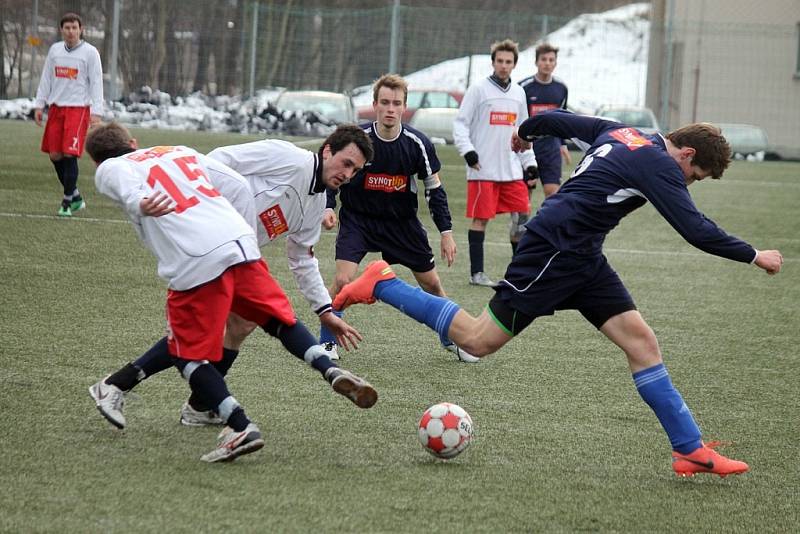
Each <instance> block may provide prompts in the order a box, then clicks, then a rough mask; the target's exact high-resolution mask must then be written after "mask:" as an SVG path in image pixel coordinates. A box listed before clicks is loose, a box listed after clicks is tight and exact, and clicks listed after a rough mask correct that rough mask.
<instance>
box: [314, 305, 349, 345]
mask: <svg viewBox="0 0 800 534" xmlns="http://www.w3.org/2000/svg"><path fill="white" fill-rule="evenodd" d="M331 313H332V314H334V315H335V316H336V317H339V318H341V317H342V315H344V312H340V311H339V310H331ZM319 343H320V345H324V344H325V343H336V336H334V335H333V332H331V331H330V330H328V329H327V328H325V327H324V326H320V327H319Z"/></svg>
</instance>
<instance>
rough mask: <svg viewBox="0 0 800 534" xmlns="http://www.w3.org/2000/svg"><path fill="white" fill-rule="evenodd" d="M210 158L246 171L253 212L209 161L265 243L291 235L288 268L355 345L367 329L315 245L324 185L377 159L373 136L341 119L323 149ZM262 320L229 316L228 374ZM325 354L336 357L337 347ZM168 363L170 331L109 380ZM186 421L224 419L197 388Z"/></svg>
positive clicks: (122, 381) (228, 150)
mask: <svg viewBox="0 0 800 534" xmlns="http://www.w3.org/2000/svg"><path fill="white" fill-rule="evenodd" d="M208 157H209V158H210V159H211V160H213V161H212V162H211V163H213V162H219V163H222V164H223V165H221V167H223V168H224V169H227V170H228V171H231V169H232V170H233V171H236V173H235V174H236V175H237V176H238V175H239V174H241V175H242V176H243V177H244V179H245V181H246V186H247V197H248V198H247V203H249V205H252V206H253V209H254V210H255V215H252V216H249V215H247V210H246V208H242V207H241V206H242V205H243V204H245V203H244V202H243V201H241V202H235V201H234V198H233V197H234V195H235V196H236V197H237V198H238V197H239V196H241V193H239V191H238V189H234V188H231V187H230V186H228V187H227V189H223V187H226V185H227V184H228V183H229V182H230V180H225V178H226V175H225V173H220V172H218V171H217V168H216V166H213V165H212V166H210V167H209V171H210V172H209V178H210V179H211V182H212V184H214V185H215V187H216V188H217V189H218V190H220V191H221V193H222V194H223V196H225V197H226V198H228V200H230V201H231V203H232V204H233V206H234V207H235V208H237V210H239V212H240V213H241V214H242V215H243V216H244V217H245V219H247V220H248V221H249V222H251V224H252V226H253V228H255V229H256V235H257V236H258V242H259V246H265V245H267V244H268V243H270V242H271V241H273V240H275V239H278V238H281V237H286V256H287V258H288V260H289V268H290V270H291V271H292V274H293V275H294V278H295V281H296V283H297V285H298V287H299V288H300V291H301V292H302V293H303V295H304V296H305V297H306V300H308V302H309V304H311V307H312V309H313V310H314V312H315V313H317V315H318V317H319V320H320V323H321V324H322V325H324V326H325V327H327V328H328V329H329V330H330V331H331V332H333V335H334V336H335V339H336V340H337V341H339V343H340V344H342V345H344V347H345V348H346V349H348V350H349V348H350V346H353V347H356V346H357V342H358V341H359V340H360V339H361V335H360V334H359V333H358V331H357V330H356V329H355V328H353V327H352V326H350V325H348V324H347V323H345V322H344V321H343V320H342V319H341V318H339V316H337V315H335V314H333V313H332V310H331V297H330V295H329V294H328V290H327V289H326V288H325V283H324V282H323V281H322V276H321V275H320V273H319V263H318V262H317V259H316V257H315V256H314V246H315V245H316V244H317V242H318V241H319V236H320V231H321V224H322V218H323V213H324V211H325V203H326V201H327V198H326V193H325V192H326V189H327V188H333V189H336V188H338V187H339V186H341V185H342V184H343V183H346V182H347V181H349V180H350V178H352V176H353V175H354V174H355V173H356V171H357V170H359V169H360V168H361V167H363V162H365V161H368V160H369V159H371V158H372V146H371V144H370V140H369V138H368V137H367V135H366V134H365V133H364V132H363V131H362V130H361V129H360V128H359V127H357V126H354V125H342V126H339V127H338V128H337V129H336V130H335V131H334V132H333V133H332V134H331V135H329V136H328V138H327V139H325V141H323V143H322V146H321V147H320V149H319V152H317V153H314V152H309V151H308V150H305V149H302V148H299V147H297V146H295V145H293V144H291V143H288V142H286V141H279V140H269V139H267V140H263V141H255V142H252V143H243V144H240V145H231V146H226V147H220V148H216V149H214V150H212V151H211V152H210V153H209V154H208ZM218 184H219V185H218ZM258 326H259V325H258V324H256V323H253V322H251V321H248V320H246V319H244V318H242V317H241V316H239V315H238V314H236V313H233V312H232V313H230V314H229V315H228V319H227V324H226V327H225V337H224V341H223V349H222V359H221V360H220V361H219V362H215V363H214V366H215V367H216V368H217V370H218V371H219V372H220V374H221V375H222V376H226V375H227V373H228V371H229V370H230V368H231V367H232V366H233V363H234V361H235V360H236V358H237V357H238V355H239V349H240V347H241V345H242V343H243V342H244V340H245V339H246V338H247V336H248V335H250V333H251V332H252V331H253V330H255V329H256V328H257V327H258ZM326 355H327V356H328V357H331V359H338V355H337V354H336V353H335V352H333V353H331V352H328V353H326ZM170 367H172V361H171V359H170V356H169V350H168V347H167V338H166V337H165V338H162V339H160V340H159V341H157V342H156V343H155V344H154V345H153V346H152V347H151V348H150V349H149V350H148V351H147V352H146V353H145V354H143V355H142V356H141V357H139V358H138V359H137V360H135V361H133V362H130V363H128V364H126V365H125V366H123V367H122V368H121V369H119V370H118V371H117V372H115V373H113V374H111V375H110V376H109V377H108V378H106V379H105V381H104V384H105V385H108V386H113V387H115V388H117V390H119V391H120V392H122V393H127V392H128V391H131V390H132V389H133V388H134V387H136V385H138V384H139V383H140V382H142V381H143V380H145V379H147V378H149V377H151V376H153V375H155V374H157V373H159V372H161V371H163V370H165V369H168V368H170ZM115 391H116V390H115ZM120 398H121V397H120ZM120 411H121V409H120ZM180 422H181V423H182V424H184V425H187V426H203V425H215V424H221V423H222V420H221V419H220V418H219V415H218V414H217V413H216V412H215V411H214V410H213V409H212V407H211V406H209V405H208V404H207V403H205V402H203V399H202V398H200V397H199V396H198V395H196V394H194V393H192V395H191V396H190V397H189V399H188V401H187V402H185V403H184V404H183V406H182V407H181V410H180Z"/></svg>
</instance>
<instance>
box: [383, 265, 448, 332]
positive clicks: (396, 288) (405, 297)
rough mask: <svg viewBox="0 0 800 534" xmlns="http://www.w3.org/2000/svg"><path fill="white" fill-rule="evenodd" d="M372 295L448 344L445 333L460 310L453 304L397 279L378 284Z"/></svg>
mask: <svg viewBox="0 0 800 534" xmlns="http://www.w3.org/2000/svg"><path fill="white" fill-rule="evenodd" d="M374 295H375V298H377V299H379V300H382V301H383V302H385V303H386V304H389V305H390V306H394V307H395V308H397V309H398V310H400V311H401V312H403V313H404V314H406V315H408V316H409V317H411V318H412V319H415V320H417V321H419V322H420V323H423V324H424V325H426V326H428V327H429V328H431V329H433V330H434V331H436V333H438V334H439V339H440V340H441V342H442V344H443V345H449V344H450V339H449V338H448V337H447V331H448V330H450V323H452V322H453V317H455V315H456V313H458V310H460V309H461V308H460V307H459V306H458V304H456V303H455V302H453V301H451V300H448V299H446V298H444V297H437V296H435V295H431V294H430V293H426V292H425V291H423V290H421V289H420V288H418V287H412V286H410V285H408V284H407V283H405V282H403V281H402V280H400V279H399V278H393V279H391V280H384V281H382V282H378V283H377V284H376V285H375V291H374Z"/></svg>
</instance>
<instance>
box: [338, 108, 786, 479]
mask: <svg viewBox="0 0 800 534" xmlns="http://www.w3.org/2000/svg"><path fill="white" fill-rule="evenodd" d="M546 135H550V136H555V137H557V138H561V139H570V138H577V139H578V140H580V141H582V142H584V143H587V144H588V145H589V146H590V148H589V150H588V151H587V153H586V155H585V156H584V158H583V160H581V162H580V164H579V165H578V167H577V168H576V169H575V171H574V172H573V174H572V178H571V179H570V180H569V181H568V182H567V183H566V184H565V185H564V186H563V187H562V188H561V189H560V190H559V192H558V193H556V194H555V195H552V196H550V197H548V198H547V199H545V201H544V203H543V204H542V208H541V209H540V210H539V212H538V213H537V214H536V216H534V217H533V218H532V219H531V220H530V221H529V222H528V224H527V225H526V229H527V231H526V232H525V234H524V236H523V238H522V240H521V241H520V244H519V248H518V249H517V252H516V254H515V255H514V258H513V259H512V261H511V263H510V264H509V266H508V268H507V270H506V274H505V279H504V280H502V281H501V282H500V284H499V285H498V287H497V288H496V294H495V296H494V297H493V298H492V299H491V301H490V302H489V304H488V306H487V307H486V309H485V310H484V312H483V313H482V314H481V315H480V317H477V318H476V317H473V316H471V315H469V314H468V313H467V312H465V311H463V310H460V309H459V307H458V305H457V304H455V303H454V302H451V301H449V300H447V299H444V298H441V297H435V296H433V295H428V294H426V293H424V292H422V291H419V290H416V289H414V288H412V287H410V286H408V285H407V284H405V283H404V282H402V281H401V280H399V279H397V278H396V276H395V275H394V273H393V272H392V270H391V267H389V266H388V265H386V264H385V263H382V262H375V263H373V264H371V265H370V266H369V267H367V269H366V270H365V272H364V274H363V275H362V276H361V277H360V278H358V279H356V280H355V281H354V282H352V283H351V284H349V285H347V286H345V287H344V288H342V290H341V291H340V292H339V295H337V297H336V298H335V299H334V302H333V305H334V307H335V308H338V309H344V308H346V307H347V306H349V305H350V304H354V303H357V302H367V303H370V302H374V301H375V300H376V299H379V300H382V301H384V302H386V303H388V304H390V305H392V306H394V307H395V308H398V309H400V310H401V311H403V313H405V314H406V315H408V316H410V317H412V318H414V319H416V320H417V321H420V322H423V323H424V324H426V325H427V326H429V327H430V328H432V329H433V330H435V331H436V332H437V333H438V334H439V336H440V337H441V338H443V339H450V340H452V341H454V342H455V343H457V344H458V345H459V346H460V347H464V348H465V349H466V350H468V351H469V352H470V353H472V354H474V355H476V356H479V357H480V356H486V355H488V354H491V353H493V352H495V351H497V350H498V349H500V348H501V347H502V346H503V345H505V344H506V343H508V342H509V341H511V339H513V338H514V336H516V335H518V334H519V333H521V332H522V331H523V330H524V329H525V328H527V327H528V326H529V325H530V324H531V323H532V322H533V321H534V320H535V319H536V318H537V317H541V316H546V315H552V314H553V313H555V311H557V310H565V309H576V310H578V311H580V312H581V314H582V315H583V316H584V317H585V318H586V319H587V320H588V321H589V322H591V323H592V324H593V325H594V326H595V327H596V328H597V329H599V330H600V331H601V332H602V333H603V334H604V335H605V336H606V337H608V338H609V339H610V340H611V341H612V342H613V343H615V344H616V345H617V346H619V347H620V348H621V349H622V350H623V351H624V352H625V355H626V357H627V359H628V365H629V367H630V370H631V372H632V374H633V380H634V384H635V385H636V388H637V390H638V391H639V394H640V395H641V397H642V399H643V400H644V401H645V402H646V403H647V404H648V405H649V406H650V407H651V408H652V410H653V411H654V412H655V415H656V417H657V418H658V420H659V422H660V423H661V425H662V427H663V428H664V430H665V431H666V433H667V435H668V437H669V440H670V444H671V446H672V449H673V453H672V462H673V463H672V468H673V470H674V471H675V472H676V473H677V474H679V475H684V476H687V475H688V476H691V475H693V474H695V473H716V474H718V475H722V476H725V475H730V474H737V473H743V472H745V471H747V470H748V466H747V464H746V463H744V462H738V461H734V460H730V459H728V458H726V457H724V456H722V455H720V454H719V453H717V452H716V451H715V450H713V446H712V444H704V443H703V441H702V440H701V433H700V429H699V428H698V426H697V424H696V423H695V421H694V418H693V417H692V414H691V412H690V411H689V409H688V407H687V406H686V404H685V403H684V402H683V399H682V398H681V395H680V393H678V391H677V390H676V389H675V388H674V387H673V385H672V382H671V380H670V377H669V374H668V373H667V370H666V368H665V367H664V363H663V360H662V357H661V350H660V348H659V346H658V340H657V339H656V336H655V334H654V333H653V331H652V329H651V328H650V327H649V326H648V325H647V323H646V322H645V321H644V319H643V318H642V316H641V315H640V314H639V312H638V311H637V310H636V305H635V304H634V302H633V298H632V297H631V295H630V294H629V293H628V290H627V289H626V288H625V285H624V284H623V283H622V280H620V278H619V276H618V275H617V273H616V272H615V271H614V270H613V269H612V268H611V266H610V265H609V264H608V261H607V260H606V258H605V256H604V255H603V252H602V246H603V242H604V240H605V238H606V235H607V234H608V233H609V232H610V231H611V230H612V229H613V228H615V227H616V226H617V225H618V224H619V222H620V220H621V219H622V218H623V217H625V216H626V215H628V214H629V213H631V212H632V211H634V210H635V209H637V208H639V207H641V206H643V205H644V204H645V203H646V202H647V201H649V202H650V203H651V204H653V206H654V207H655V209H656V210H657V211H658V212H659V213H660V214H661V216H662V217H664V219H666V220H667V222H668V223H669V224H670V225H671V226H672V227H673V228H675V230H676V231H677V232H678V233H679V234H680V235H681V236H682V237H683V238H684V239H685V240H686V241H688V242H689V243H691V244H692V245H694V246H695V247H697V248H699V249H700V250H703V251H704V252H707V253H709V254H714V255H717V256H721V257H723V258H728V259H731V260H734V261H738V262H742V263H750V264H754V265H756V266H758V267H760V268H761V269H763V270H765V271H766V272H767V273H768V274H776V273H778V272H779V271H780V269H781V265H782V263H783V257H782V256H781V253H780V252H779V251H777V250H762V251H758V250H756V249H755V248H753V247H752V246H750V245H749V244H747V243H745V242H744V241H742V240H740V239H738V238H736V237H733V236H730V235H728V234H726V233H725V232H724V231H723V230H722V229H720V228H719V227H718V226H717V225H716V224H714V223H713V222H712V221H711V220H709V219H707V218H706V217H705V216H704V215H703V214H702V213H700V211H698V209H697V207H696V206H695V204H694V202H693V201H692V198H691V196H690V195H689V190H688V186H689V185H691V184H692V183H693V182H695V181H698V180H703V179H704V178H707V177H709V176H711V177H712V178H719V177H720V176H721V175H722V172H723V171H724V170H725V168H726V167H727V166H728V162H729V160H730V153H731V152H730V146H729V145H728V143H727V141H726V140H725V138H724V137H723V136H722V134H721V132H720V130H719V128H717V127H715V126H712V125H710V124H702V123H700V124H692V125H689V126H686V127H684V128H681V129H679V130H676V131H674V132H672V133H670V134H669V135H667V136H666V137H662V136H661V135H654V136H647V135H645V134H642V133H641V132H639V131H638V130H635V129H633V128H629V127H624V126H622V125H620V124H619V123H616V122H611V121H606V120H602V119H595V118H591V117H580V116H576V115H572V114H571V113H568V112H565V111H560V110H559V111H550V112H545V113H541V114H537V115H536V116H534V117H532V118H529V119H527V120H526V121H525V122H524V123H523V124H522V126H520V128H519V134H518V135H517V134H515V135H514V137H513V140H512V146H513V148H514V150H523V149H527V148H528V147H529V146H530V143H529V141H531V140H534V143H535V142H536V141H535V140H536V139H538V138H539V137H541V136H546Z"/></svg>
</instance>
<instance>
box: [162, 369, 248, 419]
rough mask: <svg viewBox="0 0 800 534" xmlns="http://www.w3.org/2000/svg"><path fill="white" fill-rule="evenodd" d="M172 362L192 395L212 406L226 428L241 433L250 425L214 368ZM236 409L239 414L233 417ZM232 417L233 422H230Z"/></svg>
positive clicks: (242, 410)
mask: <svg viewBox="0 0 800 534" xmlns="http://www.w3.org/2000/svg"><path fill="white" fill-rule="evenodd" d="M173 361H174V362H175V367H177V368H178V370H180V372H181V374H182V375H183V377H184V378H185V379H187V380H188V381H189V387H191V388H192V393H193V394H195V395H197V396H198V398H199V399H200V400H201V401H202V402H203V403H204V404H205V405H206V406H214V407H215V408H213V410H214V411H215V412H216V413H217V414H219V416H220V417H221V418H222V420H223V421H225V423H226V424H227V425H228V426H230V427H231V428H233V429H234V430H235V431H236V432H241V431H242V430H244V429H245V427H247V425H248V424H250V420H249V419H248V418H247V416H246V415H245V414H244V409H242V407H241V406H240V405H239V403H238V402H237V400H236V399H235V398H233V396H232V395H231V393H230V391H228V386H227V384H225V379H224V378H223V377H222V375H221V374H219V371H217V369H216V367H214V366H213V365H210V364H209V363H207V362H200V361H190V360H182V359H180V358H173ZM237 409H238V410H239V411H241V414H236V415H234V414H235V413H236V411H237ZM232 416H233V420H231V417H232Z"/></svg>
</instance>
